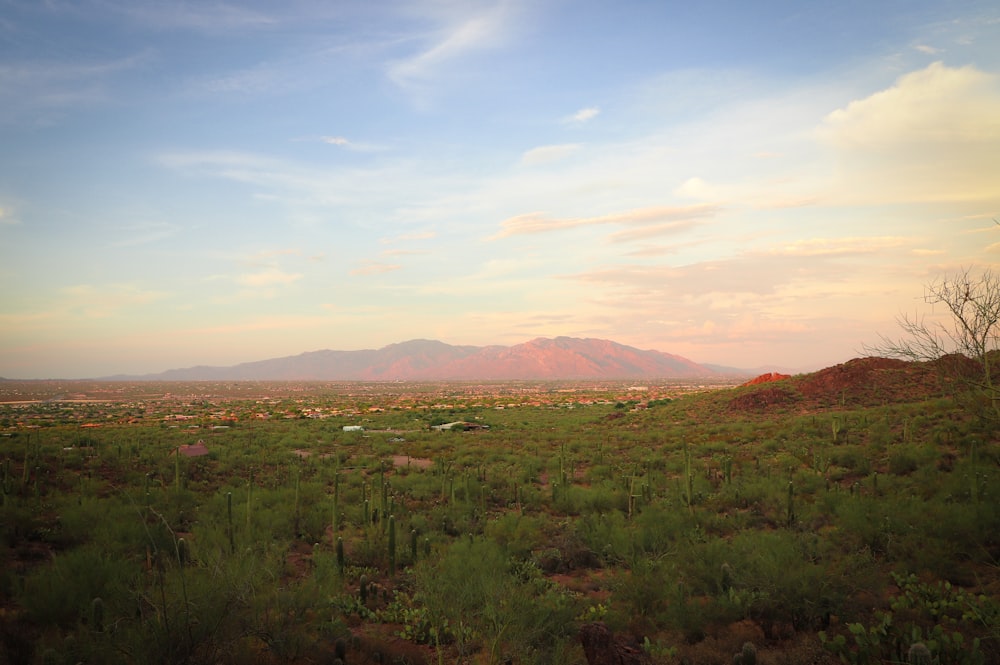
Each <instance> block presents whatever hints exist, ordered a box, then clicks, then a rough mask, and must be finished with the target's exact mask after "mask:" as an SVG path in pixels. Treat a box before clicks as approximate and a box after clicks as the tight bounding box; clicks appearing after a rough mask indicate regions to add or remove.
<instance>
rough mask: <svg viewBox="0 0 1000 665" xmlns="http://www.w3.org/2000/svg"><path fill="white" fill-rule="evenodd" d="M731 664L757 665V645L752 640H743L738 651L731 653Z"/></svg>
mask: <svg viewBox="0 0 1000 665" xmlns="http://www.w3.org/2000/svg"><path fill="white" fill-rule="evenodd" d="M733 665H757V647H756V646H754V643H753V642H744V643H743V648H742V649H741V650H740V651H739V653H736V654H733Z"/></svg>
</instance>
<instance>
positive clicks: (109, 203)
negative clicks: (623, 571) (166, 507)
mask: <svg viewBox="0 0 1000 665" xmlns="http://www.w3.org/2000/svg"><path fill="white" fill-rule="evenodd" d="M997 220H1000V7H997V5H996V3H995V2H976V1H959V0H955V1H952V0H946V1H942V0H932V1H925V0H880V1H879V2H871V1H870V0H864V1H863V2H862V1H855V0H844V1H842V2H837V3H829V2H808V1H807V2H803V1H802V0H790V1H762V2H753V3H750V2H745V1H743V0H740V1H733V2H729V1H712V0H706V1H705V2H687V1H686V2H674V1H670V0H663V1H654V0H622V1H618V2H600V1H597V0H577V1H573V0H484V1H479V0H462V1H455V2H453V1H449V0H405V1H398V2H397V1H394V0H384V1H382V0H380V1H377V2H372V1H363V2H361V1H357V2H355V1H348V0H343V1H338V0H329V1H320V0H288V1H286V2H282V3H275V2H271V1H263V0H262V1H259V2H251V1H247V2H242V1H237V0H233V1H231V2H216V1H214V0H203V1H197V2H195V1H193V0H191V1H182V0H155V1H154V0H44V1H40V0H24V1H22V0H0V376H3V377H7V378H84V377H95V376H108V375H113V374H119V373H128V374H141V373H149V372H159V371H162V370H166V369H170V368H178V367H189V366H193V365H202V364H208V365H232V364H236V363H239V362H245V361H253V360H261V359H265V358H274V357H280V356H288V355H295V354H298V353H302V352H305V351H314V350H319V349H337V350H355V349H370V348H379V347H382V346H385V345H387V344H392V343H395V342H402V341H406V340H410V339H417V338H424V339H437V340H441V341H443V342H446V343H449V344H471V345H487V344H504V345H510V344H517V343H521V342H525V341H528V340H531V339H533V338H536V337H555V336H559V335H567V336H572V337H594V338H601V339H611V340H614V341H617V342H620V343H623V344H628V345H631V346H636V347H639V348H642V349H657V350H660V351H664V352H668V353H675V354H678V355H682V356H684V357H687V358H690V359H691V360H694V361H696V362H706V363H718V364H723V365H729V366H735V367H764V366H773V367H776V368H777V367H780V368H799V369H803V370H808V369H818V368H821V367H826V366H830V365H833V364H837V363H840V362H844V361H846V360H849V359H851V358H853V357H856V356H859V355H863V352H864V349H865V348H866V346H867V345H870V344H873V343H876V342H878V340H879V335H889V336H893V335H896V334H897V332H898V324H897V318H898V317H899V316H901V315H903V314H919V315H921V316H929V317H935V316H938V315H940V312H934V311H933V310H930V309H928V308H927V306H926V305H925V303H924V302H923V300H922V295H923V293H924V287H925V285H927V284H928V283H930V282H932V281H934V280H935V279H938V278H939V277H940V276H942V275H947V274H950V273H952V272H954V271H957V270H961V269H967V268H972V269H975V270H980V269H986V268H992V269H1000V224H998V223H997Z"/></svg>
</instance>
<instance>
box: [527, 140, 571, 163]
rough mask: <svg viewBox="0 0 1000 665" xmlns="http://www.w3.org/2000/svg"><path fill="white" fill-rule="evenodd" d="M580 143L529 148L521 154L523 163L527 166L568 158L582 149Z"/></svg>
mask: <svg viewBox="0 0 1000 665" xmlns="http://www.w3.org/2000/svg"><path fill="white" fill-rule="evenodd" d="M580 147H581V146H580V144H579V143H564V144H562V145H543V146H539V147H537V148H532V149H531V150H528V151H527V152H525V153H524V154H523V155H521V164H523V165H525V166H537V165H539V164H550V163H552V162H558V161H560V160H563V159H566V158H567V157H569V156H570V155H572V154H573V153H574V152H576V151H578V150H579V149H580Z"/></svg>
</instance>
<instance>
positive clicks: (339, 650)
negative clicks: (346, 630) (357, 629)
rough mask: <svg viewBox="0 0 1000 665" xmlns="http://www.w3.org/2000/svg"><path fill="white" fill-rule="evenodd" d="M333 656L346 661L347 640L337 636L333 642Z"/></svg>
mask: <svg viewBox="0 0 1000 665" xmlns="http://www.w3.org/2000/svg"><path fill="white" fill-rule="evenodd" d="M333 657H334V658H338V659H340V661H341V662H346V660H347V640H345V639H344V638H343V637H338V638H337V641H336V642H334V643H333Z"/></svg>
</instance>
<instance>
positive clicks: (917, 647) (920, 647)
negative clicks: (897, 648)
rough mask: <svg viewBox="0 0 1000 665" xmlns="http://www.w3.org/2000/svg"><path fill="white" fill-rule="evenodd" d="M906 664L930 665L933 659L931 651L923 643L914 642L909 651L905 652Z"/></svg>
mask: <svg viewBox="0 0 1000 665" xmlns="http://www.w3.org/2000/svg"><path fill="white" fill-rule="evenodd" d="M906 662H907V663H909V665H931V663H933V662H934V661H933V659H932V657H931V650H930V649H928V648H927V645H926V644H924V643H923V642H914V643H913V644H911V645H910V650H909V651H907V652H906Z"/></svg>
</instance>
